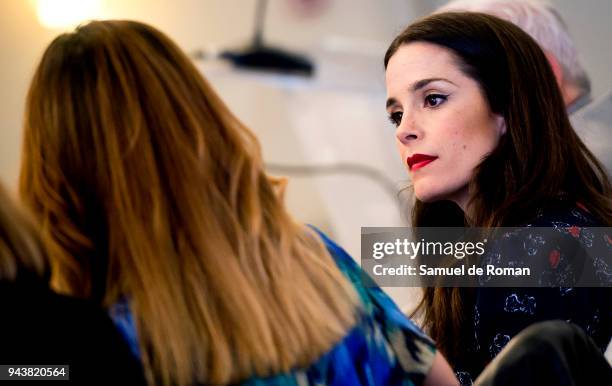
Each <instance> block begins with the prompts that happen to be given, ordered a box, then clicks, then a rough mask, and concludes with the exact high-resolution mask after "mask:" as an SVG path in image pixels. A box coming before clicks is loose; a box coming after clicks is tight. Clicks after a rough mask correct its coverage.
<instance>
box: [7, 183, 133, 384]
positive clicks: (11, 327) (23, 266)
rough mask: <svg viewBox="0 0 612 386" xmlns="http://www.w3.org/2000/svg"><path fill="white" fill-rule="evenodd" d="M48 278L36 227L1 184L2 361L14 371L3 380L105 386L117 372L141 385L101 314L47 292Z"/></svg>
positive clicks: (125, 351) (125, 350) (81, 302)
mask: <svg viewBox="0 0 612 386" xmlns="http://www.w3.org/2000/svg"><path fill="white" fill-rule="evenodd" d="M48 279H49V264H48V260H47V256H46V253H45V252H44V249H43V248H42V245H41V241H40V238H39V237H38V234H37V232H36V231H35V227H34V225H33V224H32V223H31V221H30V219H28V218H27V216H25V214H24V213H23V212H22V211H21V210H20V209H19V208H17V207H16V206H15V205H14V204H13V202H12V200H11V199H10V198H9V196H8V194H7V193H6V192H5V191H4V189H3V188H2V187H1V186H0V304H1V305H2V317H0V342H2V343H1V344H0V363H2V364H3V365H8V367H9V368H12V370H9V369H8V368H5V369H3V372H2V376H3V379H5V380H6V379H7V378H4V377H8V379H16V380H22V379H24V378H25V377H26V376H28V374H30V375H33V374H35V373H34V371H36V374H38V375H37V379H48V378H47V377H49V376H50V375H56V376H58V377H62V378H65V379H70V381H71V382H70V383H71V384H73V385H74V384H85V385H94V384H95V385H97V384H104V385H107V384H110V383H111V382H113V380H115V379H117V377H116V374H117V373H121V374H122V375H121V377H122V379H123V380H125V381H126V382H128V383H129V384H130V385H141V384H144V379H143V377H142V371H141V369H140V366H139V364H138V362H137V361H135V360H134V358H133V357H131V356H130V353H129V349H128V347H127V346H126V344H125V342H123V341H122V339H121V336H120V335H119V334H118V333H117V331H116V329H115V328H114V326H113V323H112V322H111V320H110V319H109V318H108V316H107V315H105V313H104V311H103V310H102V309H100V308H99V307H95V306H94V305H91V304H88V302H86V301H84V300H79V299H73V298H69V297H65V296H60V295H57V294H55V293H53V292H52V291H51V290H50V289H49V283H48ZM41 365H44V367H42V368H41V367H40V366H41ZM66 365H67V366H69V367H68V368H66V367H64V366H66ZM25 366H37V367H38V368H37V369H35V368H27V367H25ZM29 369H31V370H29ZM110 369H112V371H111V370H110ZM7 371H8V372H7Z"/></svg>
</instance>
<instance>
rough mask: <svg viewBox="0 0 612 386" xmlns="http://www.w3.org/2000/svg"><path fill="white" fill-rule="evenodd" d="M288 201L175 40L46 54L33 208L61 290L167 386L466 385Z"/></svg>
mask: <svg viewBox="0 0 612 386" xmlns="http://www.w3.org/2000/svg"><path fill="white" fill-rule="evenodd" d="M282 190H283V183H282V181H279V180H273V179H271V178H270V177H268V176H267V175H266V174H265V172H264V167H263V162H262V158H261V154H260V148H259V144H258V142H257V140H256V138H255V137H254V136H253V134H252V133H251V132H250V131H249V130H248V129H247V128H246V127H244V126H243V125H242V124H241V123H240V122H239V121H238V120H237V119H236V118H235V117H234V116H233V114H231V112H230V111H229V110H228V109H227V108H226V107H225V106H224V104H223V103H222V101H221V100H220V99H219V97H218V96H217V95H216V94H215V93H214V91H213V90H212V88H211V87H210V86H209V85H208V83H207V82H206V81H205V80H204V79H203V78H202V76H201V75H200V74H199V72H198V71H197V69H196V68H195V67H194V66H193V64H192V63H191V62H190V60H189V59H188V58H187V56H186V55H185V54H184V53H183V52H182V51H181V50H180V49H179V48H178V47H177V46H176V45H175V44H174V43H173V42H172V41H171V40H169V39H168V38H167V37H166V36H165V35H164V34H162V33H161V32H159V31H157V30H156V29H154V28H152V27H150V26H147V25H144V24H141V23H137V22H130V21H104V22H91V23H89V24H86V25H84V26H81V27H79V28H77V30H76V31H75V32H73V33H69V34H64V35H61V36H59V37H58V38H57V39H55V41H53V42H52V43H51V45H50V46H49V47H48V48H47V50H46V52H45V54H44V56H43V58H42V61H41V63H40V65H39V67H38V69H37V71H36V73H35V75H34V78H33V80H32V85H31V88H30V91H29V95H28V100H27V113H26V120H25V142H24V155H23V165H22V170H21V196H22V197H23V199H24V201H25V202H26V203H27V204H28V205H29V207H30V208H31V209H32V211H33V212H34V213H35V215H36V218H37V220H38V223H39V224H40V226H41V228H42V234H43V240H44V243H45V245H46V246H47V247H48V249H49V252H50V255H51V261H52V267H53V277H52V283H53V285H54V287H55V288H56V289H58V290H59V291H62V292H66V293H69V294H72V295H75V296H79V297H84V298H89V299H94V300H95V301H98V302H100V303H101V304H103V305H104V306H105V307H107V308H108V309H109V312H110V314H111V316H112V317H113V318H114V320H115V323H116V325H117V327H118V328H119V329H120V330H121V332H122V333H123V335H124V337H125V339H126V340H127V341H128V342H129V343H130V346H131V348H132V353H133V355H134V356H136V357H137V358H139V359H140V360H141V361H142V364H143V367H144V370H145V374H146V377H147V379H148V382H149V383H150V384H151V385H153V384H162V385H171V384H172V385H174V384H177V385H187V384H193V383H206V384H226V383H238V382H244V383H246V384H249V383H250V384H258V385H267V384H274V385H294V384H347V385H348V384H350V385H359V384H363V385H366V384H368V385H371V384H377V385H391V384H397V385H413V384H415V385H417V384H423V383H425V384H455V383H456V379H455V378H454V376H453V374H452V372H451V371H450V368H449V367H448V365H447V364H446V361H445V360H444V359H443V358H442V357H441V356H440V355H439V354H437V353H436V350H435V348H434V346H433V343H432V342H431V341H430V340H429V339H428V338H427V337H426V336H424V335H423V334H422V333H421V332H420V331H419V330H418V329H417V328H416V327H415V326H414V325H413V324H412V323H411V322H410V321H409V320H407V319H406V318H405V317H404V316H402V314H401V313H400V312H399V311H398V309H397V308H396V306H395V305H394V304H393V303H392V302H391V301H390V300H389V299H388V298H387V297H386V296H385V295H384V294H383V293H382V292H380V290H379V289H377V288H366V286H364V285H363V284H362V283H361V277H360V275H361V273H360V271H359V268H358V267H357V266H356V265H355V263H354V262H353V260H352V259H351V258H350V257H349V256H348V255H346V253H345V252H344V251H342V250H341V249H340V248H339V247H337V246H336V245H334V244H333V243H332V242H331V241H330V240H328V239H327V238H325V237H324V236H323V235H320V234H318V233H317V232H316V231H314V230H312V229H310V228H307V227H304V226H302V225H299V224H297V223H296V222H295V221H294V220H293V219H292V218H291V217H290V216H289V214H288V213H287V211H286V209H285V207H284V205H283V202H282Z"/></svg>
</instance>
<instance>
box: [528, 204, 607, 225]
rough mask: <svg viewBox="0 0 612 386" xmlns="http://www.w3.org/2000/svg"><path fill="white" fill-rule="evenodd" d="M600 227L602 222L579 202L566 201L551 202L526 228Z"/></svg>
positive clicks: (538, 211) (540, 210) (541, 209)
mask: <svg viewBox="0 0 612 386" xmlns="http://www.w3.org/2000/svg"><path fill="white" fill-rule="evenodd" d="M561 225H566V226H585V227H600V226H603V222H602V221H601V220H600V219H598V218H597V217H595V215H593V214H592V213H591V212H590V211H589V210H588V209H587V207H586V206H585V204H584V203H582V202H581V201H570V200H567V199H555V200H551V201H550V202H549V204H548V205H546V206H544V207H542V208H540V209H538V210H537V211H536V213H535V216H534V217H533V218H532V220H531V221H528V222H527V224H525V226H527V227H554V226H561Z"/></svg>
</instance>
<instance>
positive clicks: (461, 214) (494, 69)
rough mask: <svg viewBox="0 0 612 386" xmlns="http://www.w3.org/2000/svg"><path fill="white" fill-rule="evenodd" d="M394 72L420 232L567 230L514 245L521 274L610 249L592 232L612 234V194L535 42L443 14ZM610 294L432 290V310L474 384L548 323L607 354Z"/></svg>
mask: <svg viewBox="0 0 612 386" xmlns="http://www.w3.org/2000/svg"><path fill="white" fill-rule="evenodd" d="M385 68H386V85H387V94H388V100H387V111H388V114H389V117H390V119H391V121H392V122H393V123H394V124H395V125H396V126H397V130H396V137H397V144H398V148H399V152H400V155H401V157H402V160H403V161H404V162H405V164H406V167H407V169H408V172H409V174H410V178H411V180H412V185H413V188H414V193H415V196H416V203H415V207H414V209H413V216H412V217H413V225H414V226H463V225H464V224H465V225H467V226H471V227H511V226H520V227H522V228H521V229H530V228H534V227H543V228H552V227H558V228H559V229H566V230H568V231H567V232H565V233H564V234H563V235H561V236H559V238H558V239H557V240H556V241H555V243H551V242H549V243H548V244H547V243H546V241H545V242H544V243H543V244H541V245H537V248H535V249H533V248H532V249H531V250H529V251H527V250H526V248H527V247H526V246H525V245H526V242H525V241H526V240H527V239H528V238H529V237H530V235H531V234H530V233H529V232H530V231H529V230H528V231H519V232H517V233H516V234H513V235H512V236H511V237H509V238H508V239H506V240H505V244H504V245H503V246H504V248H509V249H510V250H511V252H512V253H514V254H515V256H514V257H513V258H514V260H512V259H506V260H505V262H506V263H513V264H521V263H523V262H524V261H523V260H522V259H523V258H524V257H525V256H527V254H528V252H529V258H531V259H540V260H542V261H544V262H546V263H547V264H548V265H549V266H548V269H549V271H550V274H551V275H552V276H553V277H557V278H558V277H559V275H561V272H565V273H567V274H570V275H571V274H573V272H572V270H573V269H576V267H575V266H572V263H571V260H572V259H571V256H570V255H571V254H572V252H573V251H574V249H575V247H580V248H582V249H588V248H591V247H594V244H598V245H597V246H598V247H600V248H603V249H605V248H606V247H607V246H606V245H605V243H607V242H610V240H612V239H608V240H606V239H605V238H602V239H597V240H590V239H589V238H588V237H586V233H587V230H589V229H591V228H597V227H607V226H610V225H611V224H612V201H611V193H612V191H611V188H610V183H609V181H608V179H607V177H606V175H605V172H604V170H603V168H602V167H601V165H600V163H599V162H598V161H597V159H596V158H595V157H594V156H593V155H592V154H591V153H590V152H589V150H588V149H587V148H586V147H585V146H584V144H583V143H582V142H581V140H580V139H579V138H578V136H577V135H576V133H575V132H574V130H573V129H572V127H571V125H570V123H569V121H568V118H567V115H566V112H565V109H564V105H563V100H562V98H561V95H560V92H559V90H558V87H557V85H556V83H555V78H554V75H553V73H552V70H551V69H550V67H549V65H548V62H547V60H546V57H545V55H544V53H543V52H542V51H541V49H540V48H539V47H538V45H537V44H536V43H535V42H534V41H533V40H532V39H531V38H530V37H529V36H528V35H527V34H525V33H524V32H522V31H521V30H520V29H519V28H517V27H515V26H514V25H512V24H510V23H508V22H505V21H502V20H500V19H497V18H495V17H492V16H487V15H484V14H477V13H444V14H438V15H434V16H430V17H428V18H425V19H422V20H420V21H417V22H416V23H414V24H412V25H410V26H409V27H407V28H406V29H405V30H404V31H403V32H402V33H401V34H399V35H398V36H397V37H396V39H395V40H394V41H393V43H392V44H391V46H390V47H389V49H388V51H387V53H386V55H385ZM611 236H612V235H611ZM567 245H571V246H573V247H569V248H568V247H567ZM501 252H508V251H507V250H505V249H503V248H502V250H501ZM532 252H533V253H532ZM506 257H507V256H506ZM609 260H610V259H609V255H608V256H607V259H601V260H598V259H593V260H592V261H590V262H589V264H590V265H591V266H590V269H591V270H593V271H597V275H596V278H597V280H598V283H597V285H601V286H602V287H604V286H608V287H609V286H610V281H611V280H612V279H611V278H612V263H611V262H610V261H609ZM598 264H599V266H598ZM610 295H611V292H610V289H609V288H559V287H558V286H557V288H537V289H534V288H479V289H477V290H470V289H465V288H464V289H461V288H428V289H426V290H425V293H424V297H423V300H422V302H421V304H420V310H421V311H424V320H425V326H426V328H427V331H428V332H429V334H430V335H431V336H432V337H433V338H434V340H435V341H436V343H437V345H438V347H440V348H441V351H442V352H443V353H445V355H446V356H447V358H448V359H449V362H450V363H451V365H453V366H454V368H455V370H456V371H457V374H458V376H459V378H460V381H461V382H462V383H464V384H470V383H471V382H472V380H474V379H475V378H476V376H477V375H478V374H479V373H480V372H481V371H482V369H483V368H484V367H485V365H486V364H487V363H488V362H489V361H490V360H491V359H492V358H493V357H495V356H496V355H497V354H498V353H499V351H500V350H501V349H502V348H503V347H504V346H505V345H506V344H507V343H508V341H510V339H511V338H512V337H513V336H515V335H516V334H517V333H518V332H520V331H521V330H522V329H523V328H525V327H526V326H529V325H531V324H533V323H536V322H538V321H543V320H550V319H561V320H566V321H571V322H573V323H575V324H577V325H579V326H581V327H582V328H583V329H584V330H585V331H586V332H587V333H588V334H589V335H590V336H591V338H593V339H594V340H595V342H596V343H597V344H598V346H599V347H600V349H601V350H605V348H606V346H607V344H608V342H609V341H610V337H611V335H612V307H611V305H612V297H611V296H610Z"/></svg>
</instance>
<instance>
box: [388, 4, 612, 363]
mask: <svg viewBox="0 0 612 386" xmlns="http://www.w3.org/2000/svg"><path fill="white" fill-rule="evenodd" d="M412 42H427V43H432V44H436V45H438V46H442V47H445V48H447V49H449V50H450V51H451V52H452V53H453V54H454V55H455V56H456V58H457V60H458V63H459V66H460V67H461V70H462V71H463V72H464V73H465V74H466V75H467V76H469V77H470V78H472V79H474V80H475V81H476V82H477V83H478V84H479V87H480V88H481V91H482V93H483V94H484V96H485V98H486V100H487V102H488V104H489V107H490V109H491V111H492V112H494V113H496V114H500V115H501V116H503V117H504V119H505V122H506V133H505V135H503V136H502V137H501V139H500V141H499V145H498V146H497V148H496V149H495V150H494V151H493V152H492V153H491V154H490V155H488V156H487V157H486V158H485V159H484V160H483V161H482V162H481V164H480V165H479V166H478V167H477V168H476V170H475V171H474V175H473V178H472V180H471V181H470V185H469V192H470V202H469V203H468V205H467V210H466V213H467V215H466V214H465V213H464V212H463V211H461V210H460V209H459V208H458V207H457V206H456V205H455V204H454V203H451V202H448V201H439V202H434V203H424V202H421V201H419V200H417V201H416V203H415V206H414V209H413V212H412V221H413V226H415V227H418V226H429V227H431V226H463V225H464V224H465V225H467V226H473V227H499V226H517V225H521V224H525V223H526V222H528V221H529V220H530V219H532V217H533V216H535V214H536V213H537V211H538V209H541V208H544V207H547V205H548V204H550V203H551V202H553V201H554V200H552V199H554V198H555V197H559V196H560V195H562V196H563V197H565V198H567V199H568V200H569V202H580V203H582V204H584V205H585V206H586V207H587V209H588V210H589V211H590V212H591V214H593V215H594V216H595V217H597V218H598V219H599V220H600V221H601V225H602V226H610V225H611V224H612V200H611V195H610V193H611V187H610V182H609V180H608V177H607V175H606V172H605V170H604V168H603V167H602V165H601V164H600V162H599V161H598V160H597V159H596V158H595V156H594V155H593V154H592V153H591V152H590V151H589V150H588V149H587V148H586V146H585V145H584V143H583V142H582V141H581V140H580V138H579V137H578V135H577V134H576V132H575V131H574V129H573V128H572V126H571V124H570V122H569V119H568V116H567V112H566V109H565V106H564V103H563V98H562V97H561V93H560V90H559V88H558V86H557V83H556V80H555V77H554V74H553V72H552V69H551V68H550V65H549V63H548V61H547V59H546V56H545V55H544V53H543V52H542V50H541V49H540V47H539V46H538V45H537V43H536V42H535V41H534V40H533V39H532V38H531V37H530V36H529V35H527V34H526V33H525V32H523V31H522V30H521V29H520V28H518V27H516V26H515V25H513V24H511V23H509V22H506V21H504V20H501V19H499V18H496V17H494V16H490V15H485V14H481V13H471V12H464V13H454V12H453V13H441V14H436V15H432V16H429V17H426V18H424V19H421V20H418V21H416V22H415V23H413V24H411V25H410V26H408V27H407V28H406V29H405V30H404V31H402V32H401V33H400V34H399V35H398V36H397V37H396V38H395V40H393V42H392V43H391V45H390V47H389V48H388V50H387V53H386V54H385V68H386V67H387V64H388V63H389V59H390V58H391V57H392V56H393V55H394V54H395V52H396V51H397V50H398V48H399V47H401V46H402V45H405V44H409V43H412ZM471 294H472V292H470V291H469V290H466V289H460V288H441V287H438V288H427V289H425V290H424V296H423V299H422V300H421V302H420V304H419V306H418V308H417V310H416V312H417V313H420V312H423V313H424V327H425V328H426V330H427V331H428V333H429V334H430V335H431V336H432V338H433V339H434V340H436V342H437V345H438V346H439V348H440V349H441V351H442V352H443V353H444V354H445V355H446V357H447V358H448V360H449V362H450V363H451V364H453V363H456V362H457V359H458V357H459V355H460V354H461V350H462V347H463V348H465V347H466V342H465V341H464V339H466V338H467V337H465V335H466V334H464V333H462V330H463V327H464V326H465V325H466V322H467V321H468V320H469V311H470V310H471V308H472V306H473V296H471Z"/></svg>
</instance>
